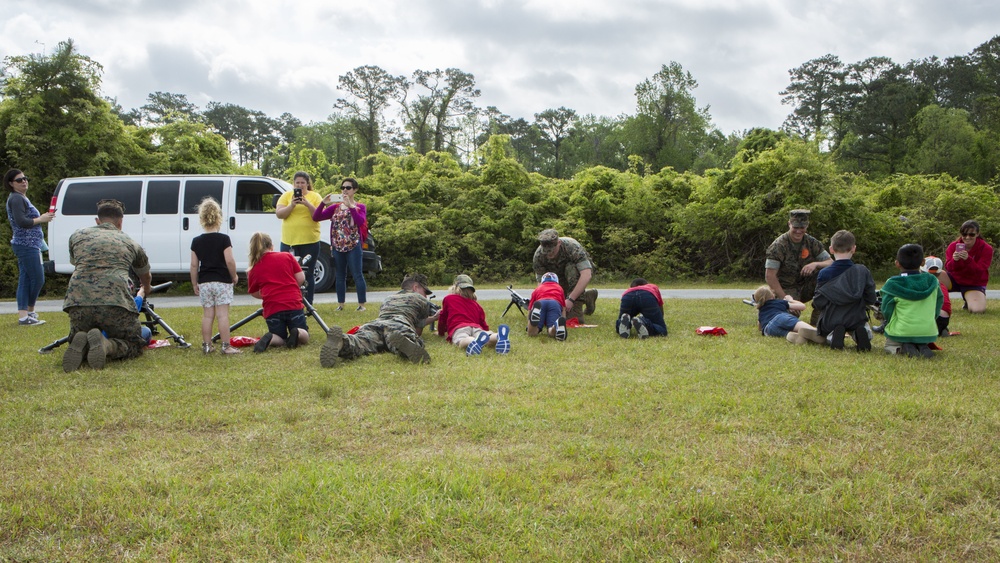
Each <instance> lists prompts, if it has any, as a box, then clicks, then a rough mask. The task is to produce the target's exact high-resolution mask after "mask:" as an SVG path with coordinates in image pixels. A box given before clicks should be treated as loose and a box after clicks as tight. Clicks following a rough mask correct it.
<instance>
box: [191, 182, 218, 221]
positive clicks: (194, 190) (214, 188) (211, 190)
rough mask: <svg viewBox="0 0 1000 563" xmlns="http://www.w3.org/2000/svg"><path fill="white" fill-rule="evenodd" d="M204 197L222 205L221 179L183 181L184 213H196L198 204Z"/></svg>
mask: <svg viewBox="0 0 1000 563" xmlns="http://www.w3.org/2000/svg"><path fill="white" fill-rule="evenodd" d="M206 197H212V198H215V201H217V202H218V203H219V205H222V180H188V181H187V182H185V183H184V213H187V214H190V215H197V214H198V206H199V205H200V204H201V200H203V199H205V198H206Z"/></svg>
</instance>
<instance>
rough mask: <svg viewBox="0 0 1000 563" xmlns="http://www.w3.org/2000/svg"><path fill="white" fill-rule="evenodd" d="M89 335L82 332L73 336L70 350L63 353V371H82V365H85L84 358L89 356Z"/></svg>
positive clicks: (67, 349)
mask: <svg viewBox="0 0 1000 563" xmlns="http://www.w3.org/2000/svg"><path fill="white" fill-rule="evenodd" d="M88 346H89V344H88V343H87V333H86V332H83V331H80V332H77V333H76V334H74V335H73V339H72V340H70V343H69V348H66V351H65V352H63V360H62V364H63V371H64V372H66V373H69V372H71V371H76V370H78V369H80V364H82V363H83V358H84V356H86V355H87V347H88Z"/></svg>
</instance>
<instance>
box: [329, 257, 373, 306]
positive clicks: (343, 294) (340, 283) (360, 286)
mask: <svg viewBox="0 0 1000 563" xmlns="http://www.w3.org/2000/svg"><path fill="white" fill-rule="evenodd" d="M363 252H364V250H363V249H362V248H361V245H360V244H359V245H357V246H355V247H354V248H353V249H352V250H350V251H348V252H337V251H336V250H334V251H333V267H334V269H335V270H336V271H337V303H344V302H345V301H346V300H347V269H348V268H350V270H351V276H352V277H354V287H355V289H357V290H358V303H359V304H365V303H367V302H368V284H367V283H365V275H364V272H362V271H361V257H362V254H363Z"/></svg>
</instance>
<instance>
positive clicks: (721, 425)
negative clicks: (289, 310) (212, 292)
mask: <svg viewBox="0 0 1000 563" xmlns="http://www.w3.org/2000/svg"><path fill="white" fill-rule="evenodd" d="M960 303H961V301H956V310H957V309H958V308H959V307H960ZM483 305H484V307H485V308H486V310H487V317H488V318H489V319H490V320H491V321H493V322H494V323H495V322H496V321H499V320H500V319H499V314H500V312H501V311H502V310H503V308H504V307H505V306H506V303H505V302H501V301H491V302H484V303H483ZM991 306H992V307H993V309H992V310H991V311H990V312H988V313H987V314H986V315H981V316H972V315H968V314H965V313H963V312H957V313H956V316H955V318H954V319H953V321H952V326H953V329H955V330H960V331H962V333H963V335H962V336H958V337H954V338H949V339H945V340H943V341H942V342H941V344H942V346H943V347H944V348H945V351H944V352H943V353H940V354H939V357H937V358H935V359H934V360H931V361H923V360H914V359H909V358H898V357H889V356H886V355H884V354H883V353H881V352H877V353H872V354H867V355H858V354H856V353H854V352H853V351H846V352H839V353H838V352H834V351H832V350H829V349H823V348H820V347H817V346H812V345H810V346H794V345H791V344H788V343H786V342H785V341H784V340H781V339H777V338H765V337H762V336H760V335H759V334H758V333H756V332H755V330H754V317H755V311H754V310H753V309H751V308H750V307H747V306H746V305H743V304H742V303H740V302H739V301H737V300H731V301H730V300H711V301H668V302H667V307H666V309H667V320H668V326H669V328H670V330H671V334H670V336H669V337H668V338H666V339H650V340H646V341H642V342H639V341H635V340H628V341H625V340H621V339H619V338H618V337H617V336H616V335H615V334H614V333H613V330H612V326H613V322H614V316H615V315H614V314H615V312H616V311H617V303H615V302H613V301H611V300H604V301H600V302H599V306H598V314H597V315H595V317H594V319H595V322H596V324H599V325H600V326H599V328H595V329H576V330H571V331H570V340H569V341H568V342H566V343H564V344H560V343H557V342H554V341H552V340H550V339H545V338H543V339H529V338H527V337H526V336H525V335H524V333H523V331H522V325H521V316H520V315H519V314H517V313H516V311H515V312H514V313H513V315H514V316H513V317H512V316H511V314H508V315H507V320H509V321H513V322H516V323H517V327H516V328H515V329H514V330H512V337H513V345H514V349H513V352H512V353H511V354H510V355H509V356H506V357H501V356H497V355H496V354H493V353H492V351H491V350H490V351H488V352H487V353H486V354H485V355H483V356H482V357H474V358H466V357H465V354H464V353H463V352H462V351H461V350H459V349H458V348H456V347H454V346H451V345H449V344H446V343H444V342H443V341H442V340H440V339H438V338H437V337H436V336H433V337H429V338H428V339H427V341H428V348H429V351H430V353H431V356H432V357H433V362H432V364H430V365H427V366H413V365H410V364H408V363H405V362H403V361H402V360H400V359H398V358H396V357H393V356H390V355H387V354H382V355H378V356H373V357H369V358H363V359H360V360H357V361H354V362H349V363H346V364H344V365H343V366H340V367H338V368H336V369H333V370H323V369H321V368H320V367H319V362H318V350H319V346H318V344H319V342H318V341H314V342H313V343H311V344H310V345H309V346H306V347H304V348H302V349H299V350H295V351H284V350H278V351H273V352H268V353H266V354H263V355H253V354H249V353H246V354H243V355H241V356H239V357H228V358H227V357H221V356H219V355H214V356H211V357H205V356H203V355H202V354H201V352H200V350H199V348H198V344H199V343H200V338H199V337H198V336H197V331H198V328H197V327H198V323H199V319H200V317H199V315H200V311H198V310H196V309H170V310H163V311H160V312H161V313H162V314H164V317H165V319H166V320H167V321H168V322H169V323H170V324H171V326H173V327H174V328H175V329H177V330H178V331H179V332H181V333H182V334H184V335H185V336H186V337H187V339H188V340H189V341H191V342H192V343H193V344H195V346H193V347H192V348H191V349H188V350H180V349H177V348H176V347H170V348H163V349H158V350H152V351H149V352H147V353H146V354H145V355H144V356H143V357H142V358H140V359H138V360H134V361H130V362H121V363H117V362H116V363H112V364H110V365H109V366H108V368H106V369H105V370H103V371H100V372H97V371H93V370H90V369H89V368H86V367H85V368H83V369H81V370H80V371H77V372H74V373H72V374H64V373H63V372H62V370H61V363H60V360H61V355H62V351H63V350H64V348H60V349H58V350H57V351H56V352H55V353H53V354H51V355H44V356H43V355H39V354H37V353H36V352H35V351H36V350H37V349H38V348H39V347H41V346H42V345H44V344H47V343H48V342H50V341H51V340H54V339H55V338H58V337H60V336H62V335H64V334H65V332H66V330H67V328H68V325H67V322H66V319H65V317H62V316H60V315H56V314H49V315H46V316H45V318H47V319H48V321H49V322H48V323H47V324H46V325H44V326H41V327H33V328H19V327H14V316H13V315H9V316H5V317H4V321H3V322H5V323H6V324H7V325H8V328H7V329H6V330H5V331H4V339H3V341H2V344H0V373H3V374H4V375H2V376H0V436H2V440H3V442H2V447H0V560H2V561H6V560H12V561H58V560H74V561H84V560H208V561H215V560H286V559H293V560H331V559H335V560H344V559H347V560H362V561H371V560H385V561H389V560H393V561H394V560H400V559H403V560H502V561H514V560H518V561H519V560H578V561H579V560H614V561H620V560H626V561H648V560H721V561H786V560H815V559H822V560H870V561H915V560H961V561H991V560H997V558H998V557H1000V471H998V469H997V468H998V467H1000V449H998V445H997V436H998V434H1000V410H998V409H997V405H998V404H1000V389H998V377H997V373H998V366H997V363H998V357H1000V352H998V351H997V346H996V344H995V343H996V342H997V337H998V336H1000V330H998V328H997V313H996V310H997V305H996V304H991ZM252 310H253V308H251V307H244V308H236V309H234V311H233V318H234V319H237V318H240V317H241V316H242V315H245V314H248V313H250V312H251V311H252ZM320 311H321V313H322V314H323V315H324V320H326V321H327V323H330V324H334V323H339V324H342V325H343V326H345V327H349V326H352V325H354V324H358V323H359V322H361V321H362V320H365V319H369V318H371V317H373V316H374V315H375V311H374V309H372V310H369V311H368V312H366V313H355V312H345V313H333V312H332V306H321V308H320ZM255 323H257V324H252V325H250V327H251V328H252V330H247V329H244V330H241V331H238V332H239V333H240V334H255V333H258V332H261V331H262V330H263V322H262V321H255ZM700 325H715V326H722V327H724V328H725V329H726V330H727V331H728V332H729V335H728V336H725V337H707V336H697V335H695V333H694V329H695V328H696V327H698V326H700ZM881 343H882V338H881V337H876V341H875V344H876V346H879V345H880V344H881Z"/></svg>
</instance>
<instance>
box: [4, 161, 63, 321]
mask: <svg viewBox="0 0 1000 563" xmlns="http://www.w3.org/2000/svg"><path fill="white" fill-rule="evenodd" d="M3 185H4V186H5V187H6V188H7V190H8V191H10V195H8V196H7V220H8V221H10V229H11V231H12V232H13V235H14V236H13V237H11V239H10V247H11V250H13V251H14V255H15V256H17V269H18V272H19V276H18V280H17V316H18V321H17V324H18V325H19V326H33V325H40V324H44V323H45V321H43V320H41V319H39V318H38V315H37V314H35V301H36V300H37V299H38V294H39V293H41V292H42V286H43V285H45V270H43V269H42V249H44V248H45V235H44V234H43V233H42V223H48V222H49V221H51V220H52V218H53V217H54V216H55V214H54V213H52V212H51V211H50V212H46V213H39V212H38V209H36V208H35V206H34V205H32V204H31V200H29V199H28V196H27V195H26V192H27V191H28V177H27V176H25V175H24V172H21V171H20V170H18V169H16V168H14V169H11V170H8V171H7V173H6V174H4V177H3Z"/></svg>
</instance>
